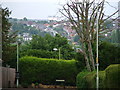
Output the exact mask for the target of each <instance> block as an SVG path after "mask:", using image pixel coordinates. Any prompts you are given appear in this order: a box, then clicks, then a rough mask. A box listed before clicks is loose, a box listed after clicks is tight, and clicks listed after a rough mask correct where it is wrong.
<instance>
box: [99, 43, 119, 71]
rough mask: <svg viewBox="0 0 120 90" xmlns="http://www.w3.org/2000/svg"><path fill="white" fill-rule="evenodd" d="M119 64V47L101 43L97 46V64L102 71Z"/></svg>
mask: <svg viewBox="0 0 120 90" xmlns="http://www.w3.org/2000/svg"><path fill="white" fill-rule="evenodd" d="M119 62H120V47H119V46H116V45H115V44H111V43H109V42H102V43H101V44H100V45H99V63H100V69H101V70H104V69H105V68H106V67H107V66H109V65H110V64H118V63H119Z"/></svg>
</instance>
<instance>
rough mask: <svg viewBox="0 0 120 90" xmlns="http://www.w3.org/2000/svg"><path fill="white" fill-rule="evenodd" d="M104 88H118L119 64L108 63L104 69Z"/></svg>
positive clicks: (119, 78) (119, 80)
mask: <svg viewBox="0 0 120 90" xmlns="http://www.w3.org/2000/svg"><path fill="white" fill-rule="evenodd" d="M105 72H106V78H105V83H106V88H120V86H119V85H118V84H120V64H114V65H110V66H108V67H107V68H106V69H105Z"/></svg>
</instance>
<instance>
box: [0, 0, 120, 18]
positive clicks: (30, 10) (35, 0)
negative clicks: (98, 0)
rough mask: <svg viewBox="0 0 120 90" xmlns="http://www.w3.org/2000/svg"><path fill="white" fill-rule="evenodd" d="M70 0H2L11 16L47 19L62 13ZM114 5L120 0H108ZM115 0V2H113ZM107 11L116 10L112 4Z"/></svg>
mask: <svg viewBox="0 0 120 90" xmlns="http://www.w3.org/2000/svg"><path fill="white" fill-rule="evenodd" d="M66 1H69V0H1V1H0V3H1V4H2V7H8V8H9V9H10V10H11V11H12V14H11V17H13V18H19V19H22V18H24V17H27V18H28V19H47V18H48V16H58V15H60V14H59V13H58V12H59V9H60V8H62V6H60V5H61V4H65V3H66ZM107 1H108V2H111V3H110V4H111V5H112V6H114V7H118V6H117V2H118V1H120V0H107ZM113 1H114V2H113ZM105 8H106V9H105V10H106V11H105V12H106V13H107V14H108V15H109V14H111V13H113V12H114V11H115V9H113V8H111V7H110V6H105Z"/></svg>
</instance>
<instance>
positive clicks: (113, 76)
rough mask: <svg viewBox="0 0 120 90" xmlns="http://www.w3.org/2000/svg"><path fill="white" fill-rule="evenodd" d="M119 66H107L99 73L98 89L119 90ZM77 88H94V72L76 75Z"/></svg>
mask: <svg viewBox="0 0 120 90" xmlns="http://www.w3.org/2000/svg"><path fill="white" fill-rule="evenodd" d="M119 76H120V64H114V65H110V66H108V67H107V68H106V69H105V70H104V71H99V88H120V87H119V85H118V84H119V83H120V78H119ZM77 87H78V88H96V72H95V71H94V72H80V73H79V74H78V75H77Z"/></svg>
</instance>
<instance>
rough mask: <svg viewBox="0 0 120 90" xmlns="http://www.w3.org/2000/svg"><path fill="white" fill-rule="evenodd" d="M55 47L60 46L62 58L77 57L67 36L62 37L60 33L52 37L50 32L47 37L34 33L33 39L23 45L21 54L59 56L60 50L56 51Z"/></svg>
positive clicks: (42, 56)
mask: <svg viewBox="0 0 120 90" xmlns="http://www.w3.org/2000/svg"><path fill="white" fill-rule="evenodd" d="M53 48H57V49H59V48H60V54H61V58H62V59H67V60H69V59H73V58H74V57H75V55H74V54H75V53H74V50H73V49H72V46H70V45H69V44H68V41H67V39H66V38H64V37H61V36H60V35H56V36H55V37H52V36H51V35H48V34H46V35H45V37H41V36H38V35H34V36H33V38H32V40H31V41H30V42H29V43H27V44H26V45H24V47H22V49H21V55H22V56H23V55H24V56H25V55H30V56H36V57H41V58H58V54H59V51H58V50H57V51H54V50H53ZM28 49H30V50H28ZM37 53H38V54H37ZM32 54H33V55H32ZM53 54H54V55H53ZM50 55H51V56H50Z"/></svg>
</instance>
